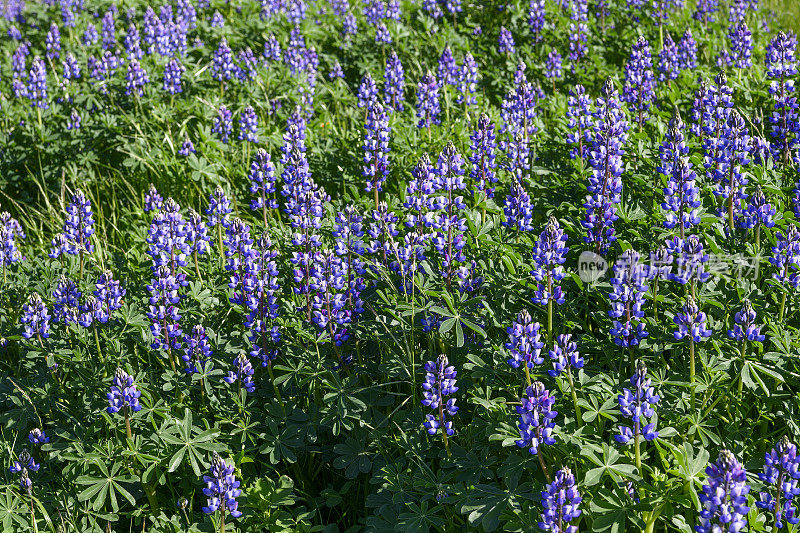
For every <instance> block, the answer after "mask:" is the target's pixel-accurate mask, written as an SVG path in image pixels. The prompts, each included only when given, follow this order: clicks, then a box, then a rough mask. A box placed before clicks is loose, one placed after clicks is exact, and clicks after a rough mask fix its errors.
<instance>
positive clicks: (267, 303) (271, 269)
mask: <svg viewBox="0 0 800 533" xmlns="http://www.w3.org/2000/svg"><path fill="white" fill-rule="evenodd" d="M277 256H278V252H277V250H273V249H272V241H270V239H269V237H268V236H267V234H266V233H265V234H264V235H262V236H261V237H259V238H258V239H256V241H255V244H254V246H253V259H252V265H253V270H254V271H255V274H254V275H253V276H252V278H251V280H252V283H253V287H252V288H251V290H250V298H249V299H248V301H247V308H248V310H249V313H248V315H247V320H246V321H245V326H247V327H249V328H250V336H249V339H250V342H251V344H252V348H253V349H252V350H251V352H250V356H251V357H257V358H259V359H261V364H262V366H268V365H269V364H270V361H272V360H274V359H275V358H276V357H277V351H278V350H277V348H275V349H269V346H270V345H272V346H275V345H277V344H278V343H279V342H280V339H281V334H280V330H279V328H278V326H277V325H275V319H276V318H277V317H278V303H277V297H276V292H277V291H278V290H279V289H280V283H279V282H278V267H277V264H276V263H275V258H276V257H277Z"/></svg>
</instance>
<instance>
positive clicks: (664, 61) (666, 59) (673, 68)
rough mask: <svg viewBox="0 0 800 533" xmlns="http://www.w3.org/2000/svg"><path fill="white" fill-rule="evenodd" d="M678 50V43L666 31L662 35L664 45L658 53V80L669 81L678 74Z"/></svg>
mask: <svg viewBox="0 0 800 533" xmlns="http://www.w3.org/2000/svg"><path fill="white" fill-rule="evenodd" d="M680 68H681V67H680V51H679V49H678V45H676V44H675V41H673V40H672V36H671V35H670V34H669V33H667V34H666V35H665V36H664V46H663V48H662V49H661V51H660V52H659V53H658V81H660V82H665V81H666V82H671V81H672V80H674V79H677V78H678V75H679V74H680V72H681V71H680Z"/></svg>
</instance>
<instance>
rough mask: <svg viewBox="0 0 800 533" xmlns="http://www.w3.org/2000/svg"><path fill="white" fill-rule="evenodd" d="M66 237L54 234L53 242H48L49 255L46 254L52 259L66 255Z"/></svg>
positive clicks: (61, 234)
mask: <svg viewBox="0 0 800 533" xmlns="http://www.w3.org/2000/svg"><path fill="white" fill-rule="evenodd" d="M66 249H67V237H66V236H65V235H64V234H63V233H56V234H55V235H54V236H53V240H51V241H50V253H49V254H47V255H48V256H49V257H51V258H53V259H57V258H59V257H61V254H64V253H66Z"/></svg>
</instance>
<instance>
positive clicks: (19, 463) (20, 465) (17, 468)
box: [8, 448, 41, 494]
mask: <svg viewBox="0 0 800 533" xmlns="http://www.w3.org/2000/svg"><path fill="white" fill-rule="evenodd" d="M40 466H41V465H39V463H37V462H36V461H34V459H33V456H31V454H30V452H29V451H28V449H27V448H23V449H22V451H21V452H20V454H19V456H17V460H16V461H14V462H12V463H11V466H10V467H9V468H8V470H9V472H11V473H12V474H16V473H19V474H20V476H19V486H20V488H21V489H22V490H24V491H26V492H27V493H28V494H30V493H31V488H32V487H33V482H32V481H31V478H30V476H29V471H30V472H36V471H38V470H39V467H40Z"/></svg>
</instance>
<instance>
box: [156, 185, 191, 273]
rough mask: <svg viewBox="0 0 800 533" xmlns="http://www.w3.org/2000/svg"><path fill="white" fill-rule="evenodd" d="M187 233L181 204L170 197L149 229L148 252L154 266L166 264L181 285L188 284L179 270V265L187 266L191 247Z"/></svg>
mask: <svg viewBox="0 0 800 533" xmlns="http://www.w3.org/2000/svg"><path fill="white" fill-rule="evenodd" d="M186 235H187V228H186V221H185V220H184V219H183V216H182V215H181V213H180V206H179V205H178V203H177V202H176V201H175V200H173V199H172V198H168V199H167V201H166V202H164V207H163V208H162V210H161V211H159V212H158V213H156V215H155V216H154V217H153V220H152V222H151V223H150V227H149V228H148V230H147V239H146V242H147V243H148V244H149V245H150V246H149V247H148V249H147V253H148V255H150V257H151V258H152V259H153V265H154V266H156V267H159V266H166V267H167V268H168V269H169V271H170V272H171V273H172V274H173V275H174V276H175V278H176V281H177V282H178V283H180V284H181V286H183V285H186V280H185V278H186V275H185V274H183V273H181V272H179V271H178V267H183V266H186V256H188V255H189V252H190V248H191V246H190V243H189V241H188V239H187V236H186Z"/></svg>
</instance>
